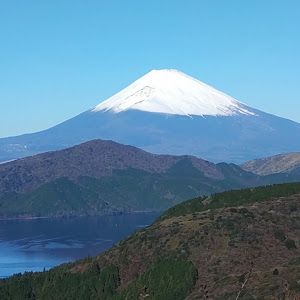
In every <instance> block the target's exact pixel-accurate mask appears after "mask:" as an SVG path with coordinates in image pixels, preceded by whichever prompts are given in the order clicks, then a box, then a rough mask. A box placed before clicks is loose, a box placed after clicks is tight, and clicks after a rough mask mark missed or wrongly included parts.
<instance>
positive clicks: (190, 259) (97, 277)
mask: <svg viewBox="0 0 300 300" xmlns="http://www.w3.org/2000/svg"><path fill="white" fill-rule="evenodd" d="M299 243H300V183H293V184H284V185H274V186H267V187H259V188H252V189H246V190H240V191H231V192H225V193H220V194H215V195H213V196H211V197H202V198H197V199H193V200H190V201H187V202H184V203H182V204H179V205H177V206H175V207H174V208H171V209H170V210H168V211H167V212H166V213H165V214H164V215H162V216H161V217H160V218H159V219H157V221H156V222H155V223H154V224H152V225H151V226H149V227H147V228H144V229H142V230H139V231H136V232H135V233H133V234H131V235H130V236H129V237H127V238H126V239H124V240H122V241H121V242H120V243H118V244H117V245H115V246H114V247H113V248H112V249H110V250H109V251H107V252H105V253H102V254H100V255H99V256H97V257H94V258H86V259H83V260H80V261H77V262H74V263H70V264H65V265H62V266H59V267H56V268H54V269H52V270H50V271H44V272H41V273H26V274H24V275H15V276H13V277H11V278H8V279H4V280H1V281H0V298H1V299H116V300H117V299H157V300H158V299H170V300H171V299H173V300H181V299H186V300H192V299H220V300H221V299H222V300H226V299H228V300H231V299H232V300H236V299H244V300H246V299H270V300H271V299H274V300H275V299H282V300H283V299H297V298H296V297H299V296H300V284H299V278H300V244H299Z"/></svg>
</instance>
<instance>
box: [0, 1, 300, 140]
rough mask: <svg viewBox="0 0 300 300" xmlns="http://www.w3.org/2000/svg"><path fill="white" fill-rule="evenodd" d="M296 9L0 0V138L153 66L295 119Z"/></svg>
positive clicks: (87, 102)
mask: <svg viewBox="0 0 300 300" xmlns="http://www.w3.org/2000/svg"><path fill="white" fill-rule="evenodd" d="M299 15H300V1H298V0H295V1H292V0H288V1H276V0H270V1H267V0H265V1H264V0H259V1H256V0H243V1H241V0H237V1H231V0H226V1H225V0H206V1H202V0H186V1H183V0H181V1H177V0H172V1H169V0H164V1H162V0H160V1H157V0H151V1H150V0H148V1H142V0H137V1H133V0H127V1H123V0H119V1H117V0H106V1H100V0H99V1H95V0H94V1H91V0H82V1H77V0H64V1H60V0H59V1H58V0H51V1H50V0H45V1H39V0H35V1H33V0H26V1H24V0H20V1H16V0H0V37H1V47H0V137H4V136H11V135H18V134H22V133H28V132H34V131H38V130H42V129H45V128H48V127H51V126H53V125H55V124H57V123H60V122H62V121H64V120H66V119H69V118H71V117H72V116H75V115H77V114H79V113H81V112H83V111H85V110H87V109H89V108H91V107H93V106H95V105H96V104H98V103H99V102H101V101H103V100H105V99H106V98H108V97H109V96H111V95H113V94H114V93H116V92H118V91H119V90H121V89H122V88H124V87H126V86H127V85H129V84H130V83H131V82H132V81H134V80H136V79H137V78H139V77H141V76H142V75H144V74H145V73H147V72H149V71H150V70H152V69H162V68H174V69H179V70H181V71H183V72H185V73H187V74H189V75H191V76H193V77H196V78H197V79H199V80H201V81H203V82H205V83H207V84H210V85H212V86H213V87H215V88H217V89H219V90H221V91H223V92H225V93H227V94H229V95H231V96H233V97H235V98H236V99H238V100H240V101H242V102H245V103H247V104H248V105H250V106H252V107H255V108H258V109H261V110H264V111H266V112H270V113H273V114H276V115H279V116H283V117H286V118H290V119H293V120H295V121H298V122H300V114H299V112H300V89H299V86H300V84H299V83H300V35H299V29H300V18H299Z"/></svg>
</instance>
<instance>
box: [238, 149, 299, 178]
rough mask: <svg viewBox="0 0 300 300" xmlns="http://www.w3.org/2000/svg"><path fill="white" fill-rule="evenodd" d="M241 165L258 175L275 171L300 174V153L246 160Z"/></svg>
mask: <svg viewBox="0 0 300 300" xmlns="http://www.w3.org/2000/svg"><path fill="white" fill-rule="evenodd" d="M240 167H241V168H242V169H244V170H246V171H249V172H253V173H255V174H258V175H269V174H274V173H289V174H300V153H299V152H293V153H286V154H279V155H275V156H271V157H266V158H259V159H255V160H251V161H248V162H245V163H243V164H241V165H240Z"/></svg>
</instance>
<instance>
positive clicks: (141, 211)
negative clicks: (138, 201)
mask: <svg viewBox="0 0 300 300" xmlns="http://www.w3.org/2000/svg"><path fill="white" fill-rule="evenodd" d="M163 212H164V211H157V210H153V211H149V210H136V211H126V212H118V213H117V212H115V213H113V212H112V213H106V214H105V213H103V214H94V215H91V214H86V215H65V216H47V217H34V216H31V217H29V216H28V217H12V218H1V217H0V222H5V221H33V220H39V219H72V218H86V217H101V216H119V215H131V214H142V213H143V214H152V213H163Z"/></svg>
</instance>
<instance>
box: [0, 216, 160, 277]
mask: <svg viewBox="0 0 300 300" xmlns="http://www.w3.org/2000/svg"><path fill="white" fill-rule="evenodd" d="M158 215H159V214H157V213H147V214H146V213H136V214H128V215H118V216H99V217H84V218H69V219H38V220H28V221H0V278H3V277H7V276H11V275H13V274H14V273H20V272H21V273H23V272H25V271H42V270H43V269H44V268H45V269H46V270H47V269H49V268H52V267H54V266H56V265H59V264H61V263H64V262H70V261H74V260H76V259H79V258H83V257H86V256H95V255H97V254H99V253H100V252H103V251H105V250H107V249H109V248H110V247H111V246H112V245H113V244H116V243H117V242H118V241H120V240H121V239H123V238H124V237H126V236H127V235H129V234H130V233H132V232H133V231H135V230H137V229H139V228H141V227H145V226H147V225H150V224H151V223H152V222H153V221H154V220H155V219H156V218H157V217H158Z"/></svg>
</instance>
